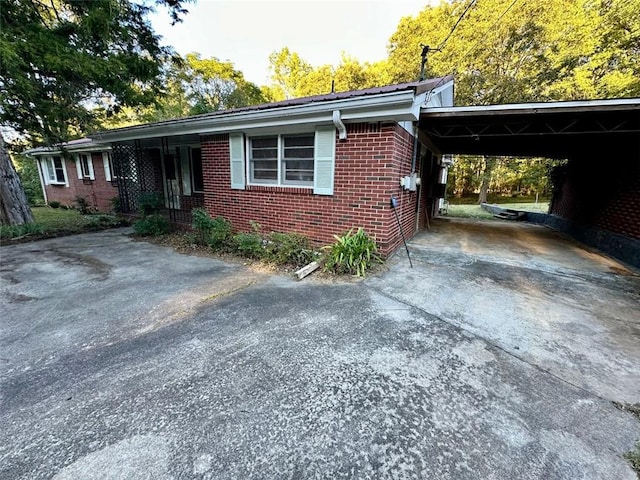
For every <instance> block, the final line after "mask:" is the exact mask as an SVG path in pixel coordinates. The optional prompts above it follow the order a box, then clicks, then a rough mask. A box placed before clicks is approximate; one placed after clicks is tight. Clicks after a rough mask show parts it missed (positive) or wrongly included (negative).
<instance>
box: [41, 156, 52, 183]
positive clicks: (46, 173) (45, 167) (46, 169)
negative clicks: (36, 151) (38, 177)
mask: <svg viewBox="0 0 640 480" xmlns="http://www.w3.org/2000/svg"><path fill="white" fill-rule="evenodd" d="M49 158H50V157H44V158H41V159H40V166H41V167H42V177H43V178H44V184H45V185H50V184H51V167H50V165H51V160H50V159H49Z"/></svg>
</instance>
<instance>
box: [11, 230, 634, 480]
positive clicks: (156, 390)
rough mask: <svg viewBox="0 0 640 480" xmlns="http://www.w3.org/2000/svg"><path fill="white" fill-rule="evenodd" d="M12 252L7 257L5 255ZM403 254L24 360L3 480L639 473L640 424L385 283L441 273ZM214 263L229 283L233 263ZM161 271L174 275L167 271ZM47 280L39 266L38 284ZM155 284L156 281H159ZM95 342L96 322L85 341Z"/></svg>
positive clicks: (160, 253) (276, 282)
mask: <svg viewBox="0 0 640 480" xmlns="http://www.w3.org/2000/svg"><path fill="white" fill-rule="evenodd" d="M90 238H91V237H90ZM112 241H113V245H114V247H113V248H114V250H113V252H111V249H112V247H111V246H109V245H108V244H106V245H103V247H102V248H103V249H105V250H108V251H109V252H111V253H106V252H105V253H103V255H106V256H107V258H111V259H112V260H111V261H110V262H107V263H109V264H110V265H113V264H118V262H117V261H116V260H115V258H116V257H118V255H117V254H116V252H118V251H120V253H121V254H125V255H126V254H128V253H126V252H129V253H130V254H131V255H133V257H134V258H135V257H136V256H137V255H138V253H132V252H130V251H133V250H137V249H140V252H143V251H146V252H147V253H152V254H153V255H154V256H157V257H161V258H159V259H158V262H160V264H161V265H163V269H162V271H163V272H164V276H166V277H168V276H171V275H170V274H171V273H172V272H173V269H174V268H176V269H178V271H182V270H180V269H181V268H183V267H180V266H179V265H180V264H181V263H182V262H194V263H190V266H191V267H195V266H197V265H200V262H202V261H205V262H206V260H204V259H199V258H192V257H187V256H182V255H176V254H175V253H173V252H171V251H169V250H167V249H163V248H159V247H155V246H151V245H145V244H141V243H132V242H130V241H128V240H127V239H119V238H117V236H116V238H113V239H112ZM120 242H123V243H124V245H126V247H124V248H119V247H118V245H120ZM13 248H14V247H11V248H6V249H3V250H2V253H3V263H4V258H5V257H4V254H5V253H7V254H12V253H13ZM95 248H98V246H97V245H96V246H95ZM412 248H414V247H412ZM100 250H102V249H98V251H100ZM46 253H47V251H46V248H44V247H43V249H42V250H40V253H39V255H43V254H44V255H46ZM172 259H173V260H172ZM123 262H124V263H128V261H127V260H123ZM394 262H397V263H395V264H394V265H392V266H391V269H390V271H388V272H386V273H385V274H384V275H383V276H382V277H380V278H370V279H368V280H366V281H365V282H358V283H326V282H321V281H319V280H316V279H314V278H313V276H312V277H310V278H308V279H307V280H305V281H302V282H295V281H293V280H292V279H290V278H287V277H283V276H278V275H272V276H270V277H268V278H266V277H261V278H260V279H259V280H257V281H254V283H252V284H250V285H245V286H244V288H237V289H235V291H233V292H229V293H228V294H227V295H217V296H215V298H211V299H210V300H207V302H204V303H203V302H202V301H200V302H195V305H197V308H189V307H188V306H185V308H186V310H185V314H184V315H180V316H173V317H172V316H169V319H170V321H166V322H164V321H162V320H164V318H163V315H161V314H159V313H158V311H157V309H156V310H154V309H149V308H147V309H146V310H145V309H133V310H132V315H131V317H130V318H131V319H132V321H133V320H135V322H137V324H138V325H140V326H141V327H140V328H136V329H131V330H128V331H127V330H126V329H124V328H121V329H120V330H118V329H116V330H117V331H119V332H120V334H119V335H109V333H108V332H107V331H105V335H106V336H108V338H111V339H112V340H111V341H108V342H104V341H99V339H97V338H95V339H94V343H92V344H91V346H89V347H87V348H84V347H82V346H81V345H82V343H81V344H80V345H75V344H74V343H71V344H69V346H68V348H67V349H66V351H65V353H64V354H62V353H61V352H59V351H58V350H55V349H54V351H55V352H57V353H58V354H57V355H53V356H52V358H51V359H50V360H48V361H40V360H39V359H38V355H39V354H40V352H41V351H42V352H48V349H46V348H44V349H43V350H38V352H36V354H34V355H32V356H31V357H29V355H28V354H27V353H24V354H23V355H22V356H21V358H22V360H21V363H20V366H21V368H16V367H14V368H13V369H12V370H11V372H8V373H6V374H4V375H3V377H2V380H1V382H2V383H1V384H0V386H1V388H2V403H1V405H0V425H1V428H0V477H1V478H18V479H39V478H43V479H44V478H54V479H57V480H62V479H77V478H92V479H107V478H108V479H112V478H135V479H156V480H160V479H176V478H203V479H204V478H207V479H214V478H215V479H237V478H243V479H281V478H305V479H307V478H332V479H333V478H371V479H402V478H416V479H417V478H434V479H476V478H482V479H503V478H519V479H521V478H522V479H533V478H536V479H538V478H539V479H575V478H585V479H586V478H620V479H629V480H632V479H634V478H635V474H634V473H633V472H632V470H631V468H630V467H629V465H628V464H627V463H626V461H625V460H624V459H623V458H622V456H621V455H622V453H623V452H625V451H627V450H629V449H631V448H632V447H633V444H634V441H635V440H636V439H638V438H640V422H637V421H636V420H635V419H634V418H633V417H632V416H631V415H630V414H628V413H626V412H623V411H620V410H618V409H617V408H615V407H614V406H613V405H612V403H611V402H610V401H608V400H607V399H605V398H602V397H601V396H598V395H596V394H594V393H592V392H590V391H588V390H586V389H584V388H580V387H578V386H574V385H572V384H570V383H569V382H567V381H565V380H564V379H562V378H559V377H558V376H557V375H552V374H550V373H548V372H545V371H544V370H542V369H541V368H539V367H537V366H535V365H532V363H531V362H527V361H524V360H523V359H521V358H518V357H517V356H515V355H512V354H511V353H510V352H508V351H506V349H504V348H502V347H500V346H499V345H497V344H496V342H494V341H491V340H490V339H487V338H485V337H483V336H480V335H477V334H475V333H474V332H472V331H470V330H469V329H468V328H467V327H466V326H465V325H460V326H457V325H454V324H452V322H449V321H447V320H445V319H443V318H440V317H438V316H435V315H432V314H431V313H429V312H428V311H427V309H426V308H424V307H423V306H413V305H411V304H409V302H408V301H406V300H405V299H403V298H400V299H398V298H396V297H397V296H398V294H397V293H396V292H394V291H389V292H390V293H387V291H386V290H387V287H388V285H389V284H390V283H392V282H394V281H398V282H400V281H402V282H404V283H405V284H407V282H408V281H409V280H410V279H411V278H413V277H411V275H415V274H416V271H418V270H419V269H420V268H427V266H428V265H427V264H426V263H425V264H424V265H423V264H421V265H420V267H419V268H417V269H414V270H413V271H409V270H407V269H406V268H405V266H404V265H403V264H402V263H401V258H400V257H399V256H398V257H396V258H395V259H394ZM206 265H208V266H209V267H211V268H213V271H214V274H211V275H213V277H215V271H216V270H215V266H216V265H217V263H216V262H213V263H206ZM17 268H19V266H17ZM60 268H62V269H67V268H70V269H73V268H74V266H73V265H65V264H61V265H60ZM225 268H226V269H227V270H225ZM429 268H430V267H429ZM247 273H248V272H247V271H244V270H243V269H241V268H240V269H238V267H235V266H224V265H223V266H220V270H219V275H220V277H219V278H222V279H223V282H224V283H225V285H226V283H227V282H226V279H227V278H236V275H238V276H239V278H246V277H245V276H244V275H246V274H247ZM147 274H148V276H149V277H155V276H156V275H158V276H162V275H161V274H160V273H159V271H158V270H156V269H154V268H153V267H152V266H149V268H148V269H147ZM3 275H4V274H3ZM47 275H48V274H46V273H42V272H40V271H34V275H33V277H31V278H30V279H29V282H33V283H38V280H41V281H44V277H46V276H47ZM184 276H185V277H188V276H189V275H188V269H186V268H185V270H184ZM18 278H21V279H22V283H24V282H25V281H27V278H25V277H18ZM78 278H80V277H78ZM454 280H455V279H454ZM104 281H106V280H104ZM183 281H184V284H183V286H184V287H185V288H184V289H183V290H182V292H185V291H188V288H186V287H187V285H190V286H191V288H202V284H211V283H215V282H216V280H215V278H212V277H211V276H210V274H207V273H205V272H200V273H199V281H195V280H187V279H186V278H185V279H184V280H183ZM139 282H141V283H143V284H147V283H146V280H145V279H144V276H143V275H141V276H140V277H139ZM161 283H162V282H158V285H159V286H158V288H167V287H164V286H162V287H161V286H160V284H161ZM238 284H239V285H243V283H242V282H241V281H238ZM12 285H14V287H13V288H15V285H17V284H12ZM9 286H11V285H9ZM96 286H97V285H96ZM413 288H418V287H416V286H414V287H413ZM5 292H6V290H5V286H3V295H4V293H5ZM177 292H178V290H177V289H176V290H171V289H168V291H166V294H165V295H164V296H163V295H158V296H157V297H155V303H157V304H166V302H165V300H166V299H167V298H172V296H175V295H177ZM13 293H16V294H17V293H19V292H16V291H13ZM72 293H73V294H75V293H76V291H75V290H74V291H72ZM60 300H61V299H60ZM30 301H32V302H34V303H38V302H40V301H42V300H41V299H40V298H34V299H33V300H30ZM47 301H48V300H47ZM61 301H62V300H61ZM143 301H144V300H143ZM27 303H28V302H17V303H16V304H13V305H22V306H24V305H25V304H27ZM57 308H60V307H57ZM144 311H146V312H147V313H148V314H149V316H150V318H155V319H156V320H154V321H149V320H145V319H146V315H145V314H144V313H141V312H144ZM25 312H26V310H25ZM149 312H150V313H149ZM22 313H23V311H21V310H20V309H19V307H15V309H14V310H12V311H11V318H10V321H11V322H14V324H15V325H16V327H15V328H14V329H13V331H15V332H16V334H19V332H20V330H24V331H25V333H29V330H28V328H27V327H26V325H27V324H26V322H20V321H19V319H20V318H22V317H23V315H22ZM122 315H123V317H125V318H126V317H127V313H126V312H125V311H123V312H122ZM136 319H137V320H136ZM158 319H159V320H160V321H159V322H158ZM77 321H78V322H85V323H87V322H88V323H91V320H90V319H87V318H85V319H84V320H82V319H81V318H80V317H78V318H77ZM56 322H60V323H61V325H62V326H63V327H64V328H67V322H66V321H65V316H64V315H60V314H57V315H54V316H53V317H52V320H51V321H49V322H45V323H48V324H50V325H48V328H47V329H45V330H44V331H45V332H48V333H50V332H53V331H55V330H56V328H55V323H56ZM3 323H4V320H3ZM124 323H126V321H125V322H124ZM148 325H157V326H155V327H154V328H146V329H145V328H144V327H145V326H148ZM4 332H5V330H4V329H3V333H2V337H0V341H1V342H2V343H1V344H0V345H1V346H3V347H4V345H6V344H7V343H8V342H7V341H6V339H5V333H4ZM86 335H88V336H89V337H91V333H90V332H89V329H88V328H87V329H85V330H82V332H79V333H78V334H77V338H79V339H80V338H82V337H83V336H86ZM26 338H29V335H26ZM42 343H46V341H45V340H43V341H42ZM38 344H39V342H36V341H35V340H29V343H28V344H27V345H26V346H25V347H30V346H31V345H36V346H37V345H38ZM14 348H16V350H15V351H16V352H17V347H14ZM40 348H42V347H40ZM25 366H31V368H29V369H27V368H24V367H25Z"/></svg>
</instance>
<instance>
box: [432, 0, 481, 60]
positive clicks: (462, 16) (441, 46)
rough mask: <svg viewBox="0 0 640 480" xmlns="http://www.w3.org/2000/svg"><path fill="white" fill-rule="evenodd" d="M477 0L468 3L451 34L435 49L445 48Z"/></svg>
mask: <svg viewBox="0 0 640 480" xmlns="http://www.w3.org/2000/svg"><path fill="white" fill-rule="evenodd" d="M476 1H477V0H471V2H469V5H467V8H465V9H464V12H462V15H460V17H459V18H458V20H457V21H456V23H455V24H454V25H453V28H452V29H451V31H450V32H449V34H448V35H447V36H446V37H445V39H444V40H443V41H442V42H440V45H438V48H436V49H434V50H436V51H439V50H442V49H443V48H444V46H445V45H446V44H447V41H448V40H449V38H450V37H451V35H453V32H455V31H456V28H458V24H459V23H460V22H461V21H462V19H463V18H464V16H465V15H466V14H467V12H468V11H469V9H470V8H471V7H473V6H474V5H475V4H476Z"/></svg>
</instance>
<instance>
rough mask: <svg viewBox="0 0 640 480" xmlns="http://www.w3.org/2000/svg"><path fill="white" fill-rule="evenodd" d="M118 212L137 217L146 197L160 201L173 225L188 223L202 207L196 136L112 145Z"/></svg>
mask: <svg viewBox="0 0 640 480" xmlns="http://www.w3.org/2000/svg"><path fill="white" fill-rule="evenodd" d="M112 157H113V166H114V179H115V180H116V181H117V184H118V192H119V199H120V210H121V212H122V213H124V214H128V215H135V214H138V213H140V210H141V204H142V203H144V201H145V197H148V196H149V194H155V195H157V196H158V197H159V198H160V199H161V209H160V210H161V213H162V214H163V215H164V216H166V217H167V218H168V219H169V220H170V221H171V222H172V223H184V224H189V223H191V217H192V216H191V212H192V210H193V209H194V208H198V207H203V206H204V185H203V176H202V154H201V148H200V139H199V137H198V136H197V135H192V136H182V137H172V138H170V139H167V138H162V139H149V140H134V141H131V142H123V143H114V144H112Z"/></svg>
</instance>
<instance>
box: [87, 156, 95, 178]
mask: <svg viewBox="0 0 640 480" xmlns="http://www.w3.org/2000/svg"><path fill="white" fill-rule="evenodd" d="M87 164H88V165H89V178H90V179H91V180H95V179H96V176H95V173H94V171H93V157H92V156H91V154H90V153H88V154H87Z"/></svg>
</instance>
